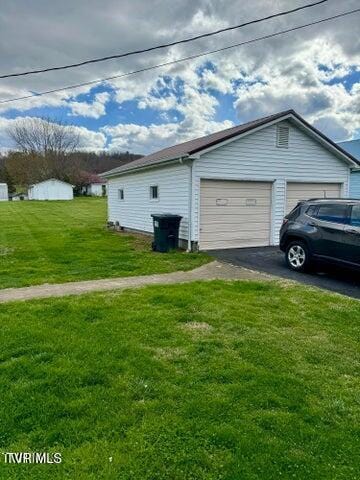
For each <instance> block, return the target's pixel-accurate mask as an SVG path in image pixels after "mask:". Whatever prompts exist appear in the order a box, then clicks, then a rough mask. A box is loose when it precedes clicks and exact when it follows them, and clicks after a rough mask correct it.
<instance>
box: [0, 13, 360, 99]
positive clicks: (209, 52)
mask: <svg viewBox="0 0 360 480" xmlns="http://www.w3.org/2000/svg"><path fill="white" fill-rule="evenodd" d="M358 12H360V8H356V9H355V10H350V11H348V12H344V13H340V14H338V15H333V16H331V17H327V18H323V19H320V20H316V21H314V22H311V23H306V24H304V25H299V26H297V27H292V28H288V29H287V30H281V31H279V32H275V33H270V34H268V35H264V36H262V37H257V38H253V39H250V40H246V41H244V42H241V43H235V44H233V45H228V46H226V47H222V48H218V49H216V50H210V51H208V52H203V53H199V54H194V55H190V56H188V57H183V58H179V59H177V60H172V61H170V62H165V63H159V64H157V65H151V66H150V67H144V68H141V69H139V70H134V71H132V72H126V73H123V74H120V75H113V76H112V77H107V78H101V79H98V80H91V81H89V82H83V83H77V84H74V85H68V86H66V87H61V88H55V89H53V90H46V91H44V92H39V93H33V94H31V95H25V96H23V97H16V98H9V99H8V100H1V101H0V104H4V103H10V102H16V101H18V100H26V99H29V98H33V97H42V96H43V95H49V94H51V93H57V92H62V91H65V90H70V89H73V88H79V87H86V86H88V85H95V84H97V83H103V82H107V81H110V80H115V79H119V78H123V77H128V76H130V75H135V74H137V73H142V72H147V71H149V70H154V69H156V68H161V67H166V66H168V65H174V64H177V63H181V62H185V61H188V60H193V59H195V58H199V57H204V56H206V55H211V54H213V53H218V52H223V51H225V50H230V49H232V48H235V47H240V46H243V45H249V44H251V43H255V42H259V41H262V40H267V39H269V38H273V37H277V36H280V35H284V34H286V33H290V32H293V31H296V30H301V29H302V28H305V27H310V26H312V25H318V24H320V23H324V22H328V21H330V20H334V19H337V18H341V17H345V16H347V15H351V14H353V13H358Z"/></svg>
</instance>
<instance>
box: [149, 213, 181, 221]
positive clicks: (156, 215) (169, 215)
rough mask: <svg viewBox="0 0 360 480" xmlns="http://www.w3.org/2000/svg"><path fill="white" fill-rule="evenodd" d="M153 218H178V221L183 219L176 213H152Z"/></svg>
mask: <svg viewBox="0 0 360 480" xmlns="http://www.w3.org/2000/svg"><path fill="white" fill-rule="evenodd" d="M151 216H152V217H153V218H158V219H166V218H169V219H171V218H174V219H175V218H177V219H180V220H181V219H182V218H183V217H182V216H181V215H176V214H174V213H152V214H151Z"/></svg>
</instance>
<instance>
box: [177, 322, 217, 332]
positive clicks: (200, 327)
mask: <svg viewBox="0 0 360 480" xmlns="http://www.w3.org/2000/svg"><path fill="white" fill-rule="evenodd" d="M182 328H183V329H184V330H189V331H190V332H211V330H213V327H212V326H211V325H209V324H208V323H206V322H187V323H185V324H184V325H183V326H182Z"/></svg>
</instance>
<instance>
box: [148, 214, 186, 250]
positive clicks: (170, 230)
mask: <svg viewBox="0 0 360 480" xmlns="http://www.w3.org/2000/svg"><path fill="white" fill-rule="evenodd" d="M151 216H152V218H153V224H154V241H153V243H152V249H153V250H154V251H155V252H163V253H164V252H168V251H169V250H172V249H174V248H178V246H179V226H180V222H181V219H182V217H181V216H180V215H173V214H171V213H153V214H152V215H151Z"/></svg>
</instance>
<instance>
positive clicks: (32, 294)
mask: <svg viewBox="0 0 360 480" xmlns="http://www.w3.org/2000/svg"><path fill="white" fill-rule="evenodd" d="M269 278H271V277H270V276H269V275H266V274H262V273H259V272H255V271H252V270H248V269H246V268H243V267H236V266H234V265H230V264H227V263H221V262H218V261H215V262H211V263H208V264H206V265H203V266H202V267H199V268H196V269H195V270H191V271H189V272H173V273H164V274H156V275H143V276H140V277H121V278H105V279H102V280H101V279H100V280H86V281H83V282H69V283H58V284H44V285H36V286H33V287H23V288H6V289H3V290H0V303H5V302H12V301H16V300H30V299H33V298H48V297H64V296H66V295H81V294H82V293H87V292H100V291H105V290H116V289H124V288H136V287H142V286H144V285H159V284H163V285H171V284H173V283H184V282H193V281H195V280H216V279H222V280H226V279H227V280H269Z"/></svg>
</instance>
